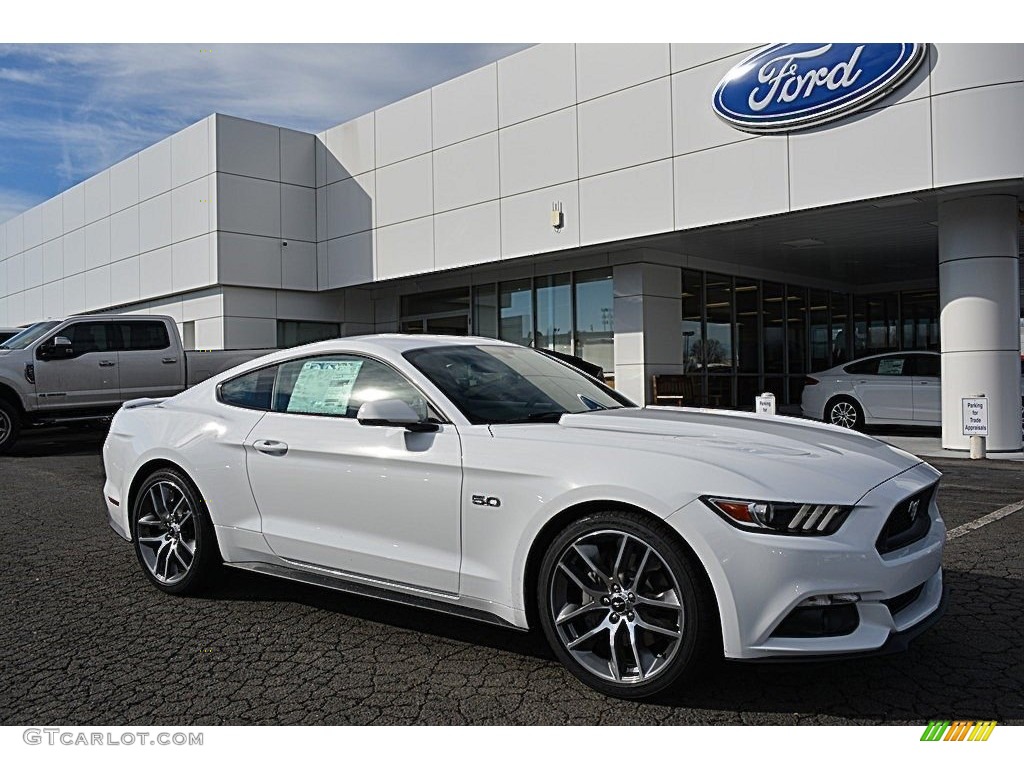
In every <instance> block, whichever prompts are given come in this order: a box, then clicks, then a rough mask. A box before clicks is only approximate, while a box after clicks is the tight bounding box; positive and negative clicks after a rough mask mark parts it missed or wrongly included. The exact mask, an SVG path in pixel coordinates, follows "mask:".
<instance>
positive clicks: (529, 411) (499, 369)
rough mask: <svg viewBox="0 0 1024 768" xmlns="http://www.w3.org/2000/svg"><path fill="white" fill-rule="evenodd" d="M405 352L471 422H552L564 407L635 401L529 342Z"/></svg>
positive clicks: (611, 405)
mask: <svg viewBox="0 0 1024 768" xmlns="http://www.w3.org/2000/svg"><path fill="white" fill-rule="evenodd" d="M405 358H406V359H407V360H408V361H409V362H410V363H412V364H413V365H414V366H415V367H416V368H417V369H418V370H419V371H420V372H422V373H423V375H424V376H426V377H427V378H428V379H430V381H432V382H433V383H434V385H435V386H437V388H438V389H440V390H441V391H442V392H443V393H444V394H445V396H446V397H447V398H448V399H449V400H451V401H452V402H453V403H454V404H455V405H456V406H457V407H458V408H459V410H460V411H462V413H463V415H465V417H466V418H467V419H469V421H470V422H472V423H473V424H517V423H522V424H528V423H538V422H553V421H558V419H559V418H560V417H561V416H562V415H563V414H566V413H583V412H585V411H601V410H605V409H608V408H625V407H635V406H634V404H633V403H631V402H630V401H629V400H627V399H626V398H625V397H623V396H622V395H620V394H619V393H618V392H616V391H615V390H613V389H609V388H608V387H606V386H604V385H603V384H601V383H600V382H598V381H596V380H594V379H591V378H590V377H588V376H585V375H584V374H582V373H580V372H579V371H577V370H575V369H574V368H571V367H570V366H568V365H566V364H564V363H560V362H558V361H557V360H552V359H551V358H549V357H545V356H544V355H542V354H540V353H538V352H536V351H535V350H532V349H528V348H526V347H513V346H498V345H493V346H492V345H473V344H459V345H452V346H446V347H426V348H424V349H417V350H413V351H411V352H406V353H405Z"/></svg>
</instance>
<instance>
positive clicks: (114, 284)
mask: <svg viewBox="0 0 1024 768" xmlns="http://www.w3.org/2000/svg"><path fill="white" fill-rule="evenodd" d="M139 298H140V296H139V257H138V256H133V257H132V258H130V259H123V260H122V261H118V262H115V263H113V264H111V265H110V303H111V304H113V305H118V304H127V303H129V302H131V301H138V300H139Z"/></svg>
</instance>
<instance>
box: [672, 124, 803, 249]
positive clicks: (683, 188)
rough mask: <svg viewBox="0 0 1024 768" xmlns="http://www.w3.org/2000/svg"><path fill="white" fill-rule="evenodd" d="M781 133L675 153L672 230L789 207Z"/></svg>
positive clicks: (772, 211) (785, 163)
mask: <svg viewBox="0 0 1024 768" xmlns="http://www.w3.org/2000/svg"><path fill="white" fill-rule="evenodd" d="M788 164H789V152H788V149H787V142H786V137H785V136H769V137H763V138H758V139H753V140H751V141H743V142H740V143H738V144H729V145H727V146H724V147H718V148H716V149H709V150H706V151H704V152H694V153H692V154H689V155H684V156H682V157H677V158H675V207H676V220H675V225H676V227H677V228H678V229H686V228H689V227H700V226H704V225H705V224H717V223H719V222H723V221H734V220H736V219H746V218H753V217H755V216H768V215H770V214H774V213H783V212H785V211H787V210H789V186H788V184H787V173H788Z"/></svg>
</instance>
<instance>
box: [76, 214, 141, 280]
mask: <svg viewBox="0 0 1024 768" xmlns="http://www.w3.org/2000/svg"><path fill="white" fill-rule="evenodd" d="M126 214H127V215H129V216H131V217H136V218H137V216H138V209H137V208H132V209H131V210H130V211H127V212H126ZM110 222H111V219H100V220H99V221H97V222H95V223H93V224H90V225H89V226H87V227H86V228H85V268H86V269H87V270H88V269H94V268H96V267H99V266H102V265H104V264H109V263H110ZM137 237H138V236H137V235H136V238H137Z"/></svg>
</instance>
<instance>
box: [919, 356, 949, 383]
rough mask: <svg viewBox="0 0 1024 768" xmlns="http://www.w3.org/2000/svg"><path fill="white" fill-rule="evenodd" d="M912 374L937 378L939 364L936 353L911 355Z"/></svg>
mask: <svg viewBox="0 0 1024 768" xmlns="http://www.w3.org/2000/svg"><path fill="white" fill-rule="evenodd" d="M913 363H914V375H915V376H932V377H934V378H936V379H937V378H939V376H940V375H941V367H942V366H941V365H940V363H939V356H938V355H913Z"/></svg>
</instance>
